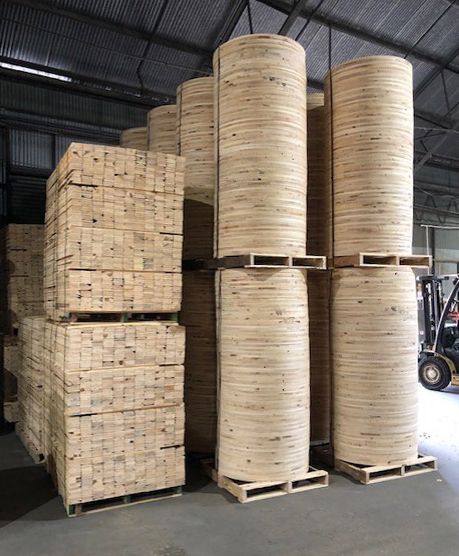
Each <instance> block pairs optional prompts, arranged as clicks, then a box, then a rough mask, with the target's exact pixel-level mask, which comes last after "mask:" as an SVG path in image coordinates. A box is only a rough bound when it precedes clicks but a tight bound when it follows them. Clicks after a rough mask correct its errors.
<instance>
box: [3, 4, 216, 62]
mask: <svg viewBox="0 0 459 556" xmlns="http://www.w3.org/2000/svg"><path fill="white" fill-rule="evenodd" d="M8 1H9V2H10V3H12V4H17V5H20V6H25V7H27V8H30V9H33V10H38V11H41V12H45V13H49V14H52V15H59V16H61V17H65V18H67V19H72V20H73V21H77V22H79V23H84V24H85V25H90V26H91V27H96V28H98V29H104V30H105V31H111V32H112V33H117V34H118V35H123V36H127V37H132V38H134V39H138V40H141V41H145V42H147V43H148V42H150V43H153V44H158V45H160V46H165V47H166V48H171V49H172V50H178V51H180V52H187V53H188V54H194V55H198V56H210V55H211V54H212V52H211V51H210V50H207V49H206V48H202V47H200V46H198V45H195V44H190V43H187V42H183V41H177V40H173V39H170V38H168V37H165V36H163V35H161V34H154V35H150V34H149V33H147V32H145V31H141V30H139V29H136V28H135V27H132V26H129V25H125V24H124V23H123V24H121V23H114V22H111V21H107V20H105V19H104V20H102V19H97V18H95V17H94V16H93V15H91V14H88V13H87V12H85V11H83V10H75V9H72V10H69V9H68V8H61V7H59V6H56V5H55V3H52V2H49V1H47V0H8Z"/></svg>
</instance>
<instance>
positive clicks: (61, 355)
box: [44, 144, 185, 515]
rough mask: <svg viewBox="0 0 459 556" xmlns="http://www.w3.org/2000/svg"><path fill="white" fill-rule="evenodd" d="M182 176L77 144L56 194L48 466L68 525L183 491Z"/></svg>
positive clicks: (127, 153) (148, 155) (52, 183)
mask: <svg viewBox="0 0 459 556" xmlns="http://www.w3.org/2000/svg"><path fill="white" fill-rule="evenodd" d="M183 170H184V159H183V158H181V157H176V156H175V155H169V154H161V153H153V152H146V151H140V150H134V149H128V148H119V147H104V146H96V145H80V144H72V145H70V147H69V149H68V151H67V152H66V154H65V155H64V157H63V159H62V160H61V161H60V163H59V165H58V167H57V169H56V171H55V172H54V173H53V174H52V176H51V177H50V179H49V182H48V188H47V210H46V252H45V261H46V263H45V287H46V293H47V297H46V311H47V315H48V317H49V318H50V319H51V320H50V321H48V322H47V324H46V327H45V332H44V335H45V338H44V345H45V349H44V364H45V367H46V368H48V369H50V376H51V382H50V384H51V386H50V393H49V399H48V402H49V403H48V408H49V409H48V411H47V415H46V416H45V420H47V421H48V430H49V431H50V434H49V452H48V454H47V456H48V458H47V462H48V469H49V471H50V472H51V474H52V475H53V476H54V478H55V481H56V484H57V487H58V490H59V493H60V494H61V495H62V497H63V500H64V504H65V506H66V509H67V512H68V513H69V515H74V514H75V513H79V512H80V511H85V510H84V508H87V506H88V504H89V505H91V506H94V504H96V505H97V507H107V505H108V504H110V503H111V502H110V500H111V499H113V498H116V497H122V499H121V501H122V502H124V503H127V502H129V500H130V496H134V495H137V494H139V493H142V494H146V493H151V491H155V492H156V491H158V490H161V491H162V490H163V489H171V488H174V489H175V488H176V487H179V486H180V485H182V484H183V483H184V426H185V424H184V404H183V382H184V368H183V363H184V350H185V333H184V328H183V327H181V326H179V325H178V323H177V322H174V321H173V320H168V319H171V318H173V315H171V314H174V313H175V312H176V311H178V310H179V309H180V304H181V255H182V218H183V179H184V176H183ZM114 312H115V313H119V315H120V317H119V318H118V322H106V321H109V320H110V319H111V318H113V315H112V316H110V315H109V313H114ZM132 313H142V317H141V320H139V317H137V318H136V320H130V319H131V315H132ZM151 313H153V315H152V314H151ZM67 317H70V319H68V318H67ZM148 319H151V320H148ZM63 320H64V322H63ZM85 320H86V322H85ZM51 321H54V322H51ZM78 321H80V322H78ZM104 321H105V322H104ZM174 492H175V490H174ZM75 508H78V509H77V510H76V509H75ZM82 508H83V509H82Z"/></svg>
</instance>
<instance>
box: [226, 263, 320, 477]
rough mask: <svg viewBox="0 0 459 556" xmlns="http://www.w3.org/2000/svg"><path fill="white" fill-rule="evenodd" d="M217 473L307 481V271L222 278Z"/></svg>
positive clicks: (242, 272)
mask: <svg viewBox="0 0 459 556" xmlns="http://www.w3.org/2000/svg"><path fill="white" fill-rule="evenodd" d="M217 292H218V299H219V301H218V310H217V319H218V324H217V327H218V330H219V371H220V381H219V384H220V392H219V404H220V405H219V425H218V427H219V444H218V472H219V473H220V474H221V475H225V476H227V477H230V478H232V479H239V480H244V481H265V480H266V481H270V480H273V481H277V480H282V481H290V480H298V479H301V478H304V475H305V473H306V472H307V470H308V464H309V454H308V451H309V349H308V307H307V285H306V276H305V273H304V272H303V271H301V270H298V269H282V270H271V269H238V270H224V271H221V272H218V273H217Z"/></svg>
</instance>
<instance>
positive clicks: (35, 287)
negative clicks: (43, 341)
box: [1, 224, 44, 334]
mask: <svg viewBox="0 0 459 556" xmlns="http://www.w3.org/2000/svg"><path fill="white" fill-rule="evenodd" d="M43 233H44V229H43V226H41V225H29V224H9V225H8V226H6V227H5V228H4V229H3V231H2V243H3V248H2V250H1V252H2V254H1V256H2V260H1V262H2V264H1V268H2V272H3V273H4V275H3V279H4V283H5V284H6V292H4V297H6V299H5V301H4V303H5V305H4V306H3V307H2V311H4V314H3V322H4V330H5V332H6V333H7V334H13V333H14V331H17V328H18V325H19V320H20V319H21V318H23V317H26V316H33V315H42V314H43V312H44V311H43ZM5 294H6V295H5Z"/></svg>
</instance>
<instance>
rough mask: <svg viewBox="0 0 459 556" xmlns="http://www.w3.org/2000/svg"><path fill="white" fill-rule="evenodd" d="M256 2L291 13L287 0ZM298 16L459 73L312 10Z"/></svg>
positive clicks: (407, 47)
mask: <svg viewBox="0 0 459 556" xmlns="http://www.w3.org/2000/svg"><path fill="white" fill-rule="evenodd" d="M257 1H258V2H261V3H262V4H266V5H267V6H269V7H270V8H273V9H275V10H277V11H278V12H281V13H284V14H285V15H287V16H288V15H289V13H290V11H291V4H290V2H288V1H287V0H257ZM300 16H301V17H304V18H305V19H307V18H311V19H312V21H315V22H316V23H320V24H321V25H325V26H330V27H331V28H332V29H334V30H336V31H339V32H341V33H345V34H346V35H350V36H352V37H357V38H359V39H362V40H363V41H366V42H369V43H372V44H377V45H379V46H382V47H384V48H388V49H391V50H395V51H397V52H399V53H400V54H408V53H409V55H410V56H412V57H414V58H417V59H418V60H421V61H423V62H427V63H429V64H433V65H435V66H439V67H444V68H446V69H449V70H450V71H453V72H454V73H459V71H458V70H456V69H455V68H453V67H451V66H449V65H448V63H447V64H446V65H445V66H444V61H443V60H440V59H438V58H436V57H434V56H430V55H429V54H426V53H425V52H421V51H420V50H418V49H413V50H411V51H410V46H409V45H407V44H403V43H400V42H393V41H390V40H388V39H385V38H384V37H382V36H381V35H377V34H375V33H373V32H371V31H366V30H364V29H356V28H354V27H351V26H350V25H348V24H347V23H345V22H343V21H341V20H339V19H337V18H335V17H333V16H331V15H320V14H317V13H314V9H313V8H306V9H304V10H302V12H301V14H300Z"/></svg>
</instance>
